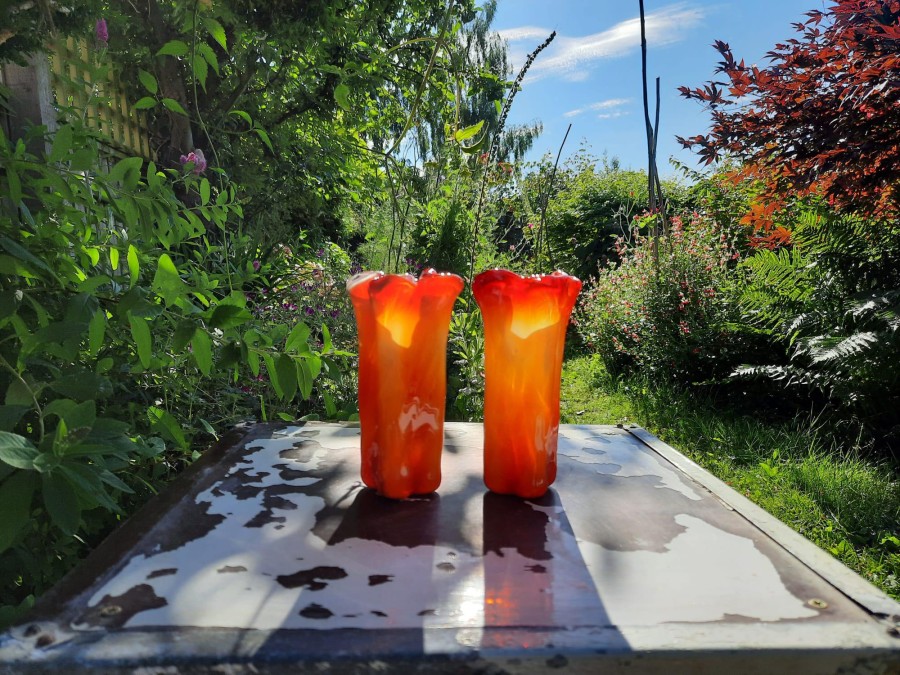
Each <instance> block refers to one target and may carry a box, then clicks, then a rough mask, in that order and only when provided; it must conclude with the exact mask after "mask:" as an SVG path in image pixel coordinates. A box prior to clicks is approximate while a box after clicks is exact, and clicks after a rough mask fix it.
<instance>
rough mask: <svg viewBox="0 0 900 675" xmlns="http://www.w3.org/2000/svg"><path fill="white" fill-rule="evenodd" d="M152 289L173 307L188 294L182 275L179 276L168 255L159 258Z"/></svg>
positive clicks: (164, 254)
mask: <svg viewBox="0 0 900 675" xmlns="http://www.w3.org/2000/svg"><path fill="white" fill-rule="evenodd" d="M151 288H152V289H153V290H154V291H156V292H157V293H158V294H159V295H160V297H161V298H162V299H163V301H164V302H165V303H166V304H167V305H171V304H172V303H174V302H175V300H177V299H178V298H180V297H182V296H183V295H185V294H186V293H187V285H186V284H185V283H184V281H182V279H181V275H179V274H178V268H177V267H175V263H174V262H172V258H170V257H169V254H167V253H163V254H162V255H161V256H159V260H158V261H157V265H156V274H155V275H154V276H153V284H152V285H151Z"/></svg>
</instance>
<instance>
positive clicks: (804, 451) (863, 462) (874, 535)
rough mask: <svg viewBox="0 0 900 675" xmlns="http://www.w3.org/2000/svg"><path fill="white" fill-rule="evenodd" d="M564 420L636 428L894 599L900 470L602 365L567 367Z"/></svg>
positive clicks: (898, 572) (794, 426)
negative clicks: (617, 375) (616, 373)
mask: <svg viewBox="0 0 900 675" xmlns="http://www.w3.org/2000/svg"><path fill="white" fill-rule="evenodd" d="M561 401H562V402H561V411H560V412H561V420H562V422H563V423H570V424H617V423H634V424H638V425H640V426H642V427H644V428H646V429H647V430H649V431H650V432H652V433H654V434H656V435H657V436H659V437H660V438H661V439H662V440H663V441H665V442H666V443H669V444H670V445H672V446H673V447H675V448H677V449H678V450H679V451H680V452H682V453H683V454H684V455H686V456H688V457H690V458H691V459H692V460H694V461H695V462H697V463H698V464H700V465H701V466H703V467H704V468H705V469H707V470H708V471H710V472H711V473H713V474H714V475H716V476H717V477H718V478H720V479H721V480H723V481H725V482H726V483H728V484H729V485H730V486H731V487H732V488H734V489H735V490H737V491H738V492H740V493H741V494H743V495H744V496H746V497H748V498H749V499H752V500H753V501H754V502H756V503H757V504H759V505H760V506H761V507H762V508H764V509H766V510H767V511H769V512H770V513H771V514H772V515H774V516H775V517H777V518H778V519H780V520H781V521H782V522H784V523H785V524H787V525H789V526H790V527H792V528H794V529H795V530H797V531H798V532H800V533H801V534H802V535H803V536H805V537H807V538H808V539H810V540H811V541H812V542H814V543H815V544H817V545H818V546H820V547H821V548H823V549H825V550H827V551H829V552H831V553H832V554H833V555H834V556H835V557H837V558H839V559H840V560H841V561H842V562H843V563H844V564H846V565H847V566H849V567H850V568H851V569H853V570H854V571H856V572H858V573H859V574H861V575H863V576H864V577H866V578H867V579H868V580H869V581H871V582H872V583H874V584H875V585H877V586H879V587H880V588H881V589H882V590H884V591H885V592H886V593H888V594H889V595H891V596H893V597H894V598H897V599H900V541H898V536H900V532H898V523H900V479H898V470H897V467H891V466H887V465H886V464H883V463H881V464H879V463H877V462H875V461H873V460H869V459H867V458H865V457H864V456H862V455H861V454H860V453H859V452H858V450H857V449H853V448H851V449H847V448H841V447H838V446H836V445H835V444H834V443H833V442H831V441H829V440H828V439H827V435H826V434H824V433H821V432H820V431H819V430H818V429H817V428H816V425H815V421H809V420H807V421H803V420H796V421H794V422H791V423H785V424H769V423H766V422H763V421H761V420H759V419H756V418H752V417H747V416H737V415H733V414H731V413H729V412H728V411H725V410H722V409H720V408H714V407H712V406H711V405H709V404H708V403H706V402H705V401H703V400H701V399H700V398H698V397H697V396H696V395H691V394H686V393H684V392H682V391H678V390H676V389H673V388H671V387H665V386H653V385H650V384H647V383H642V382H641V381H640V380H637V379H632V380H628V381H623V380H616V379H614V378H612V377H610V376H609V375H608V374H607V372H606V371H605V369H604V368H603V364H602V362H601V361H600V359H599V358H598V357H596V356H594V357H591V356H584V357H577V358H572V359H569V360H568V361H567V362H566V363H565V366H564V368H563V380H562V397H561Z"/></svg>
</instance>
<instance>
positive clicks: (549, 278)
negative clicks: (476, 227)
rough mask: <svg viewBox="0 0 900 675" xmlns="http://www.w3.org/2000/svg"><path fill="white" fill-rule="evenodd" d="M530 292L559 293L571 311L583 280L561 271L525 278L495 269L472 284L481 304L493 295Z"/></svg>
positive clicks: (485, 273) (480, 275) (479, 276)
mask: <svg viewBox="0 0 900 675" xmlns="http://www.w3.org/2000/svg"><path fill="white" fill-rule="evenodd" d="M529 292H540V293H554V294H555V293H558V294H560V296H561V297H563V298H565V300H566V304H565V305H563V307H564V308H565V307H568V308H569V310H570V311H571V308H572V307H574V306H575V300H576V299H577V298H578V294H579V293H580V292H581V280H580V279H579V278H578V277H574V276H572V275H571V274H566V273H565V272H563V271H561V270H556V271H554V272H553V273H551V274H529V275H527V276H524V277H523V276H521V275H519V274H516V273H515V272H510V271H509V270H502V269H493V270H486V271H484V272H481V273H480V274H478V275H477V276H476V277H475V280H474V281H473V282H472V293H473V294H474V295H475V297H476V298H479V303H480V302H481V301H482V299H483V300H489V299H490V296H491V294H497V293H502V295H513V294H516V295H520V294H527V293H529ZM498 299H499V298H498Z"/></svg>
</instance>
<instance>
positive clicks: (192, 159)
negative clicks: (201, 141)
mask: <svg viewBox="0 0 900 675" xmlns="http://www.w3.org/2000/svg"><path fill="white" fill-rule="evenodd" d="M188 163H191V164H193V165H194V174H195V175H197V176H199V175H200V174H201V173H203V172H204V171H206V157H204V156H203V151H202V150H200V149H195V150H194V151H193V152H189V153H188V154H186V155H182V156H181V166H184V165H185V164H188Z"/></svg>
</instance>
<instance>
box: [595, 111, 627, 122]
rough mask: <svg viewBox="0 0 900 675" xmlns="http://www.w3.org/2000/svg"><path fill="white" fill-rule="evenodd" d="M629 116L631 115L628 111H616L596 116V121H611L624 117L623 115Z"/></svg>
mask: <svg viewBox="0 0 900 675" xmlns="http://www.w3.org/2000/svg"><path fill="white" fill-rule="evenodd" d="M630 114H631V111H630V110H616V111H615V112H611V113H602V114H600V115H597V119H598V120H611V119H615V118H616V117H625V115H630Z"/></svg>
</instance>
